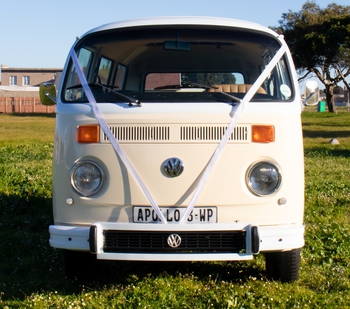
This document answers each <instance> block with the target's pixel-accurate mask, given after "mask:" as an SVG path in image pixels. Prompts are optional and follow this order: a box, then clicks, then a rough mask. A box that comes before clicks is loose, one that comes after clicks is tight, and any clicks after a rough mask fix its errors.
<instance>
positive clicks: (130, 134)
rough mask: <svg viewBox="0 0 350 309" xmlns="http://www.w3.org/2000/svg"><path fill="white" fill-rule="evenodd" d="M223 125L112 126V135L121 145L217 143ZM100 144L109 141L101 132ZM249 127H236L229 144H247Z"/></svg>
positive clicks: (223, 131) (224, 128)
mask: <svg viewBox="0 0 350 309" xmlns="http://www.w3.org/2000/svg"><path fill="white" fill-rule="evenodd" d="M226 129H227V126H224V125H188V126H187V125H186V126H184V125H181V124H171V125H152V126H150V125H127V124H125V125H114V126H110V130H111V132H112V134H113V135H114V136H115V138H116V139H117V141H119V142H121V143H131V142H132V143H135V142H136V143H218V142H220V140H221V139H222V137H223V135H224V134H225V132H226ZM101 141H102V143H108V142H109V140H108V138H107V136H106V134H105V133H104V132H102V130H101ZM250 141H251V127H250V125H239V126H236V127H235V128H234V130H233V132H232V133H231V135H230V137H229V140H228V142H229V143H249V142H250Z"/></svg>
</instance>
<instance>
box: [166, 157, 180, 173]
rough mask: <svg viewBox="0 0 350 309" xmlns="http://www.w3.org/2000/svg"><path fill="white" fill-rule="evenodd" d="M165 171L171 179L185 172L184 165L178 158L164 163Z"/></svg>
mask: <svg viewBox="0 0 350 309" xmlns="http://www.w3.org/2000/svg"><path fill="white" fill-rule="evenodd" d="M163 171H164V173H165V174H166V175H168V176H170V177H177V176H180V175H181V174H182V172H183V171H184V164H183V163H182V161H181V160H180V159H178V158H170V159H168V160H165V161H164V163H163Z"/></svg>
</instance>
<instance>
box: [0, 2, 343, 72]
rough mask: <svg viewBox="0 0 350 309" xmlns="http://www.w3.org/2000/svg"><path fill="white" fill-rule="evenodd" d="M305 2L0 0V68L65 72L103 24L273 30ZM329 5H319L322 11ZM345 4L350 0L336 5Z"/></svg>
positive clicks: (325, 3) (326, 3)
mask: <svg viewBox="0 0 350 309" xmlns="http://www.w3.org/2000/svg"><path fill="white" fill-rule="evenodd" d="M305 2H306V0H293V1H287V0H264V1H260V0H245V1H242V0H240V1H235V0H214V1H209V0H176V1H169V0H149V1H143V0H124V1H120V0H97V1H96V0H56V1H53V0H11V1H9V0H1V4H0V9H1V19H0V23H1V30H0V42H1V43H0V46H1V47H0V64H2V65H7V66H9V67H16V68H38V67H42V68H60V67H63V65H64V63H65V60H66V57H67V53H68V51H69V48H70V47H71V46H72V44H73V43H74V41H75V38H76V37H77V36H80V35H82V34H84V33H85V32H86V31H88V30H90V29H91V28H94V27H97V26H100V25H102V24H105V23H109V22H114V21H119V20H125V19H133V18H140V17H152V16H170V15H180V16H183V15H186V16H192V15H199V16H218V17H229V18H237V19H243V20H249V21H253V22H257V23H260V24H262V25H264V26H277V25H278V20H280V19H281V16H282V14H283V13H286V12H288V11H289V10H292V11H293V12H295V11H299V10H300V9H301V7H302V5H303V4H304V3H305ZM331 2H332V1H328V0H327V1H326V0H318V1H316V3H317V4H318V5H320V6H321V7H326V6H327V5H328V4H329V3H331ZM335 2H336V3H337V4H339V5H349V0H337V1H335Z"/></svg>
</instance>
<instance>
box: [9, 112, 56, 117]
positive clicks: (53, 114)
mask: <svg viewBox="0 0 350 309" xmlns="http://www.w3.org/2000/svg"><path fill="white" fill-rule="evenodd" d="M4 115H6V116H13V117H42V118H56V113H11V114H4Z"/></svg>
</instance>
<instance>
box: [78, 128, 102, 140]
mask: <svg viewBox="0 0 350 309" xmlns="http://www.w3.org/2000/svg"><path fill="white" fill-rule="evenodd" d="M77 141H78V143H98V142H99V141H100V127H99V126H98V125H97V124H96V125H84V126H79V127H78V132H77Z"/></svg>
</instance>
